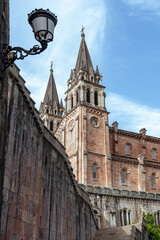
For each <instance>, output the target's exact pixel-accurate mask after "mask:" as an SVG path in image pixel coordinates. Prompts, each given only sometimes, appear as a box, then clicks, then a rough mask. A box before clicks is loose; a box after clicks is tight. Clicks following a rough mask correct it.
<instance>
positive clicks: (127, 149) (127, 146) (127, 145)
mask: <svg viewBox="0 0 160 240" xmlns="http://www.w3.org/2000/svg"><path fill="white" fill-rule="evenodd" d="M126 154H130V146H129V144H126Z"/></svg>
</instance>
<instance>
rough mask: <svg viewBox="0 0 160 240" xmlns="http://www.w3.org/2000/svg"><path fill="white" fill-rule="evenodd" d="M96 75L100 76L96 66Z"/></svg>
mask: <svg viewBox="0 0 160 240" xmlns="http://www.w3.org/2000/svg"><path fill="white" fill-rule="evenodd" d="M96 75H100V74H99V68H98V65H96Z"/></svg>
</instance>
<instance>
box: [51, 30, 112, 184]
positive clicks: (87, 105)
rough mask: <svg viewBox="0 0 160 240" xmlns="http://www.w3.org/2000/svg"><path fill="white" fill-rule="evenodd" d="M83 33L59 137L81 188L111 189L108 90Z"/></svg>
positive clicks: (69, 83)
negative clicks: (106, 98)
mask: <svg viewBox="0 0 160 240" xmlns="http://www.w3.org/2000/svg"><path fill="white" fill-rule="evenodd" d="M83 30H84V28H83V29H82V34H81V44H80V48H79V53H78V57H77V61H76V65H75V68H74V69H72V70H71V74H70V77H69V80H68V82H67V83H68V89H67V91H66V93H65V94H66V98H65V103H66V116H65V117H64V119H63V120H62V122H61V124H60V126H59V127H58V129H57V130H56V133H55V135H56V137H57V138H58V139H59V140H60V141H61V142H62V144H63V145H64V146H65V148H66V152H67V154H68V156H69V160H70V161H71V164H72V167H73V171H74V173H75V175H76V179H77V181H78V182H79V183H82V184H92V185H99V186H108V187H109V186H110V184H111V174H110V172H111V167H110V166H111V165H110V148H109V126H108V112H107V110H106V107H105V92H104V89H105V87H104V86H102V85H101V83H102V75H101V74H100V73H99V69H98V66H96V70H94V68H93V65H92V61H91V58H90V54H89V51H88V48H87V45H86V41H85V34H84V32H83Z"/></svg>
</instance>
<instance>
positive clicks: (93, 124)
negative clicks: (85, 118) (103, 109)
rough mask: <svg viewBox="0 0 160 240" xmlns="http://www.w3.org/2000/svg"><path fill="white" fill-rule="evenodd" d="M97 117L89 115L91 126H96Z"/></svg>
mask: <svg viewBox="0 0 160 240" xmlns="http://www.w3.org/2000/svg"><path fill="white" fill-rule="evenodd" d="M98 122H99V121H98V118H96V117H91V119H90V123H91V125H92V126H93V127H98Z"/></svg>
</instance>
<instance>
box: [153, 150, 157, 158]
mask: <svg viewBox="0 0 160 240" xmlns="http://www.w3.org/2000/svg"><path fill="white" fill-rule="evenodd" d="M155 155H156V150H155V149H152V159H155Z"/></svg>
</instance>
